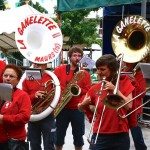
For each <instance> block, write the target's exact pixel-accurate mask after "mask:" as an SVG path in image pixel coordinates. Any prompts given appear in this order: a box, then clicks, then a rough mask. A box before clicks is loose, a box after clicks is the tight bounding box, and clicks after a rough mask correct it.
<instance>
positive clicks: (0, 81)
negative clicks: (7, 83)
mask: <svg viewBox="0 0 150 150" xmlns="http://www.w3.org/2000/svg"><path fill="white" fill-rule="evenodd" d="M5 67H6V63H5V62H4V61H2V60H0V83H2V82H3V79H2V72H3V69H4V68H5Z"/></svg>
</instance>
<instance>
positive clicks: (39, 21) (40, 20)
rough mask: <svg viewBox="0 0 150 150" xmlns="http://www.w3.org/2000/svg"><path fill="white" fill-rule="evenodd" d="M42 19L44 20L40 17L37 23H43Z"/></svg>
mask: <svg viewBox="0 0 150 150" xmlns="http://www.w3.org/2000/svg"><path fill="white" fill-rule="evenodd" d="M43 19H44V17H42V16H41V17H40V18H39V20H38V23H40V24H41V22H42V21H43Z"/></svg>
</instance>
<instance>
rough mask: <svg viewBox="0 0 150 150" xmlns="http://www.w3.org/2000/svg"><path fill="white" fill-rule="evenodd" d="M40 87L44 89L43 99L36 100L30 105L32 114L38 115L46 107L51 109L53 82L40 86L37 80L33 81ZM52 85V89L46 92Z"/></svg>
mask: <svg viewBox="0 0 150 150" xmlns="http://www.w3.org/2000/svg"><path fill="white" fill-rule="evenodd" d="M35 81H36V82H37V83H38V84H39V86H40V87H43V88H44V91H45V95H44V96H43V98H37V100H36V101H35V102H34V103H33V104H32V114H39V113H41V112H43V111H44V110H46V109H47V108H48V107H52V106H51V105H50V104H51V102H52V100H53V98H54V93H55V86H54V82H53V81H51V80H48V81H47V82H45V83H44V84H40V83H39V82H38V80H35ZM51 85H52V89H51V90H50V91H48V87H49V86H51Z"/></svg>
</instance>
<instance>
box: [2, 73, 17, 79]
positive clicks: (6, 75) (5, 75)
mask: <svg viewBox="0 0 150 150" xmlns="http://www.w3.org/2000/svg"><path fill="white" fill-rule="evenodd" d="M8 77H9V78H10V79H15V78H17V77H16V76H14V75H12V74H10V75H9V74H3V78H8Z"/></svg>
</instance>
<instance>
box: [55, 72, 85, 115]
mask: <svg viewBox="0 0 150 150" xmlns="http://www.w3.org/2000/svg"><path fill="white" fill-rule="evenodd" d="M84 77H85V71H84V70H79V71H78V72H76V73H75V75H74V76H73V78H72V80H71V81H70V82H69V83H68V84H67V86H66V88H65V89H64V90H63V92H62V96H61V100H60V103H58V105H57V106H56V108H55V110H54V116H55V117H57V116H58V114H59V113H60V112H61V110H62V109H63V108H64V107H65V106H66V105H67V104H68V102H69V101H70V99H71V98H72V96H79V95H80V93H81V88H80V87H79V86H78V85H77V82H78V81H81V80H82V79H83V78H84Z"/></svg>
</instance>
